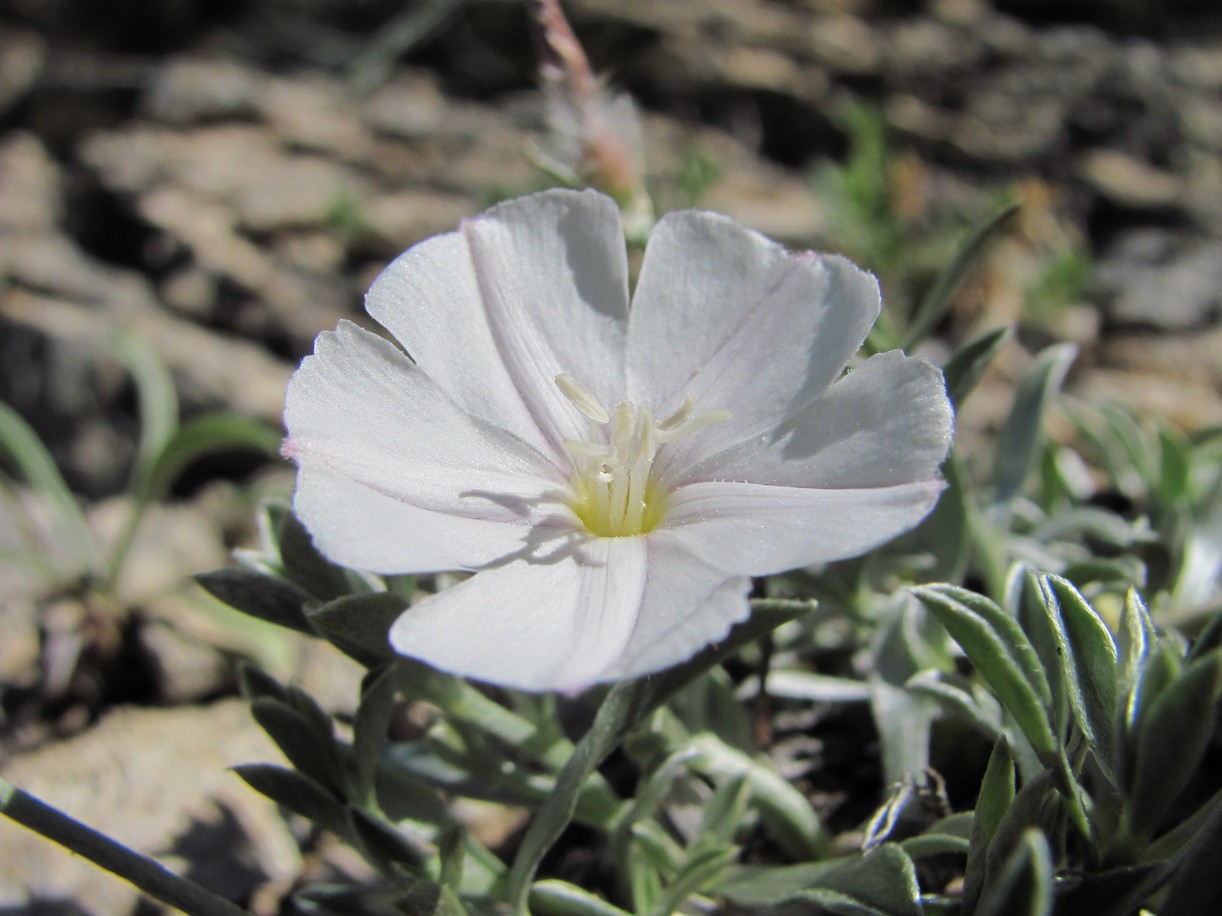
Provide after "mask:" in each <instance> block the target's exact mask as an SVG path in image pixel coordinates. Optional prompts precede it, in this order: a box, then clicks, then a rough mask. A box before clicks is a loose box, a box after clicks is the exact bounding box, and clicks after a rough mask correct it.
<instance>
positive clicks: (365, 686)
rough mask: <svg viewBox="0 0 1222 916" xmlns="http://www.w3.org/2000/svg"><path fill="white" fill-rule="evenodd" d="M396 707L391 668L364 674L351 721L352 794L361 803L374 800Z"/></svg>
mask: <svg viewBox="0 0 1222 916" xmlns="http://www.w3.org/2000/svg"><path fill="white" fill-rule="evenodd" d="M395 708H396V703H395V672H394V670H393V669H392V668H391V667H390V666H386V667H384V668H380V669H374V670H372V671H369V672H368V673H366V675H365V677H364V678H362V680H361V702H360V704H359V705H358V706H357V708H356V717H355V719H354V720H353V723H352V757H353V760H354V763H355V774H354V778H353V782H354V786H353V794H354V796H355V798H356V799H357V800H358V801H360V802H361V803H362V804H364V805H368V804H370V803H371V802H372V801H373V800H374V794H373V793H374V775H375V773H376V769H377V763H378V758H379V755H380V752H381V749H382V745H383V744H385V742H386V732H387V730H388V729H389V728H390V720H391V718H393V716H394V713H395Z"/></svg>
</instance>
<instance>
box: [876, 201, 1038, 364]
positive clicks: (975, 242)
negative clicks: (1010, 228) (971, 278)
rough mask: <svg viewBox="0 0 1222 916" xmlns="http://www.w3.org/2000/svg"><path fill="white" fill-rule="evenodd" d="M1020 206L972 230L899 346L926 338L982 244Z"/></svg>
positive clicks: (1009, 207)
mask: <svg viewBox="0 0 1222 916" xmlns="http://www.w3.org/2000/svg"><path fill="white" fill-rule="evenodd" d="M1018 209H1019V205H1018V204H1017V203H1012V204H1010V205H1009V206H1007V207H1005V208H1003V209H1002V210H1001V211H1000V212H998V213H996V214H995V215H994V216H992V217H991V218H990V219H989V220H987V221H986V222H985V223H984V224H983V225H981V226H980V227H979V228H978V229H976V231H975V232H973V233H972V234H971V236H970V237H969V238H968V240H967V242H966V243H965V244H964V245H963V247H962V248H960V249H959V251H958V252H957V253H956V254H955V257H954V258H952V259H951V262H950V263H949V264H947V265H946V267H945V268H944V269H943V270H942V272H941V273H940V274H938V278H937V279H936V280H934V284H933V286H931V287H930V288H929V292H928V293H926V294H925V297H924V298H923V299H922V300H921V304H920V305H919V306H917V310H916V314H915V315H914V316H913V319H912V323H911V324H910V325H909V326H908V332H907V334H905V335H904V342H903V344H902V345H901V347H900V349H902V350H911V349H912V348H913V347H915V346H916V345H917V344H918V343H920V342H921V341H922V340H924V339H925V337H926V335H928V334H929V332H930V331H931V330H933V328H934V326H935V325H937V323H938V320H939V319H940V318H941V317H942V315H943V314H944V313H945V312H946V309H947V307H948V306H949V305H950V299H951V296H953V295H954V293H955V290H957V289H958V288H959V284H960V283H962V282H963V280H964V279H965V278H966V277H967V275H968V272H969V271H970V270H971V268H972V266H973V265H974V264H975V262H976V259H977V258H978V257H979V256H980V254H981V253H982V252H983V251H984V249H985V246H986V245H987V244H988V243H989V242H990V241H992V240H993V238H994V237H995V236H996V234H997V232H998V231H999V230H1000V229H1001V228H1002V227H1003V226H1005V224H1006V223H1007V222H1009V221H1010V219H1011V218H1012V217H1013V216H1014V215H1015V214H1016V213H1017V212H1018Z"/></svg>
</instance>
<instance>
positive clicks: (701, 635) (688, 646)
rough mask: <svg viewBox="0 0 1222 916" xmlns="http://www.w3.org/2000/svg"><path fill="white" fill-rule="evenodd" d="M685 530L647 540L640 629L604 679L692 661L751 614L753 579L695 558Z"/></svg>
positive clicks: (666, 532) (626, 676) (658, 532)
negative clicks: (728, 573) (646, 575)
mask: <svg viewBox="0 0 1222 916" xmlns="http://www.w3.org/2000/svg"><path fill="white" fill-rule="evenodd" d="M682 534H683V533H682V532H668V531H655V532H653V533H651V534H650V535H649V536H648V537H647V538H646V540H647V542H648V549H649V578H648V582H647V583H646V586H645V593H644V595H643V596H642V598H641V608H640V612H639V616H638V618H637V624H636V629H635V630H634V631H633V633H632V638H631V639H630V640H629V641H628V644H627V645H626V646H625V647H624V650H623V652H622V653H621V655H620V657H619V658H618V659H617V660H616V662H615V664H613V665H612V666H611V667H610V668H608V669H607V670H606V671H605V672H604V673H603V675H602V678H603V679H604V680H613V679H620V678H629V677H637V676H639V675H642V674H648V673H649V672H652V671H660V670H662V669H664V668H669V667H671V666H673V665H677V664H679V663H680V662H683V661H686V660H687V659H689V658H691V657H692V656H693V655H695V654H696V653H697V652H699V651H700V650H701V649H703V648H704V647H705V646H707V645H709V644H710V643H713V642H717V641H718V640H720V639H721V638H722V637H724V636H725V635H726V633H727V632H728V631H729V629H730V627H732V626H733V625H734V624H736V623H738V622H739V621H741V620H745V619H746V618H747V615H748V614H749V613H750V611H751V606H750V604H748V602H747V593H748V592H749V591H750V590H751V580H750V579H747V578H745V577H742V576H735V577H734V578H731V579H728V580H727V578H726V574H725V573H724V572H723V571H721V570H719V569H716V568H714V567H713V566H711V565H710V564H709V563H707V562H705V561H704V560H703V559H702V558H700V557H698V556H695V555H693V554H692V552H691V551H690V550H689V549H688V547H687V544H686V541H685V539H684V538H683V536H682Z"/></svg>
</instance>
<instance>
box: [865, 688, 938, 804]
mask: <svg viewBox="0 0 1222 916" xmlns="http://www.w3.org/2000/svg"><path fill="white" fill-rule="evenodd" d="M870 712H871V714H872V716H873V718H874V724H875V726H876V728H877V729H878V735H879V740H880V741H881V743H882V755H883V780H884V782H889V783H895V782H899V781H900V780H903V779H908V778H915V777H917V776H919V775H920V774H922V773H923V772H924V771H925V769H926V767H928V765H929V734H930V727H931V726H932V724H933V720H934V719H935V718H936V717H937V706H936V704H935V703H933V702H931V701H930V699H929V698H928V697H927V696H925V695H922V694H921V693H920V692H919V691H911V690H908V689H907V688H905V687H897V686H895V685H894V684H891V683H889V682H888V681H887V680H885V679H884V678H883V677H881V676H880V675H879V673H878V672H877V671H874V672H871V673H870Z"/></svg>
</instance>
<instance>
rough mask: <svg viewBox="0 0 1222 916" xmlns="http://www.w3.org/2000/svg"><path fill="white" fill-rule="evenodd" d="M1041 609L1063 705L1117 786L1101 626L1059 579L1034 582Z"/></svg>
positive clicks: (1112, 703) (1106, 640)
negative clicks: (1055, 653)
mask: <svg viewBox="0 0 1222 916" xmlns="http://www.w3.org/2000/svg"><path fill="white" fill-rule="evenodd" d="M1040 588H1041V591H1042V593H1043V597H1044V606H1045V608H1046V612H1047V614H1048V618H1049V620H1050V621H1051V622H1052V625H1053V628H1054V630H1055V632H1056V637H1057V642H1058V645H1059V648H1060V650H1061V651H1060V658H1061V667H1062V670H1063V671H1064V672H1065V683H1066V686H1067V687H1068V690H1069V702H1070V706H1071V707H1072V709H1073V713H1074V719H1075V721H1076V722H1077V723H1078V727H1079V728H1080V729H1081V730H1082V733H1083V734H1084V735H1085V736H1086V738H1087V740H1088V741H1089V742H1090V744H1091V747H1092V749H1093V750H1094V752H1095V754H1096V757H1097V760H1098V762H1099V765H1100V766H1101V767H1102V768H1103V771H1104V774H1105V775H1106V776H1107V777H1108V778H1109V779H1110V780H1111V781H1112V783H1113V785H1118V771H1119V760H1118V752H1117V749H1116V744H1115V737H1114V735H1113V723H1114V721H1115V718H1116V675H1117V671H1116V657H1117V650H1116V642H1115V640H1114V639H1113V638H1112V634H1111V631H1109V630H1108V628H1107V624H1106V623H1104V621H1103V619H1102V618H1101V617H1100V616H1099V615H1098V614H1097V613H1096V612H1095V609H1094V608H1092V607H1091V606H1090V604H1088V603H1087V601H1086V599H1085V598H1083V597H1082V595H1081V593H1080V592H1079V591H1078V590H1077V589H1076V588H1074V587H1073V585H1072V584H1071V583H1069V582H1067V581H1066V580H1064V579H1062V578H1060V577H1059V576H1044V577H1042V578H1041V580H1040Z"/></svg>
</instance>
